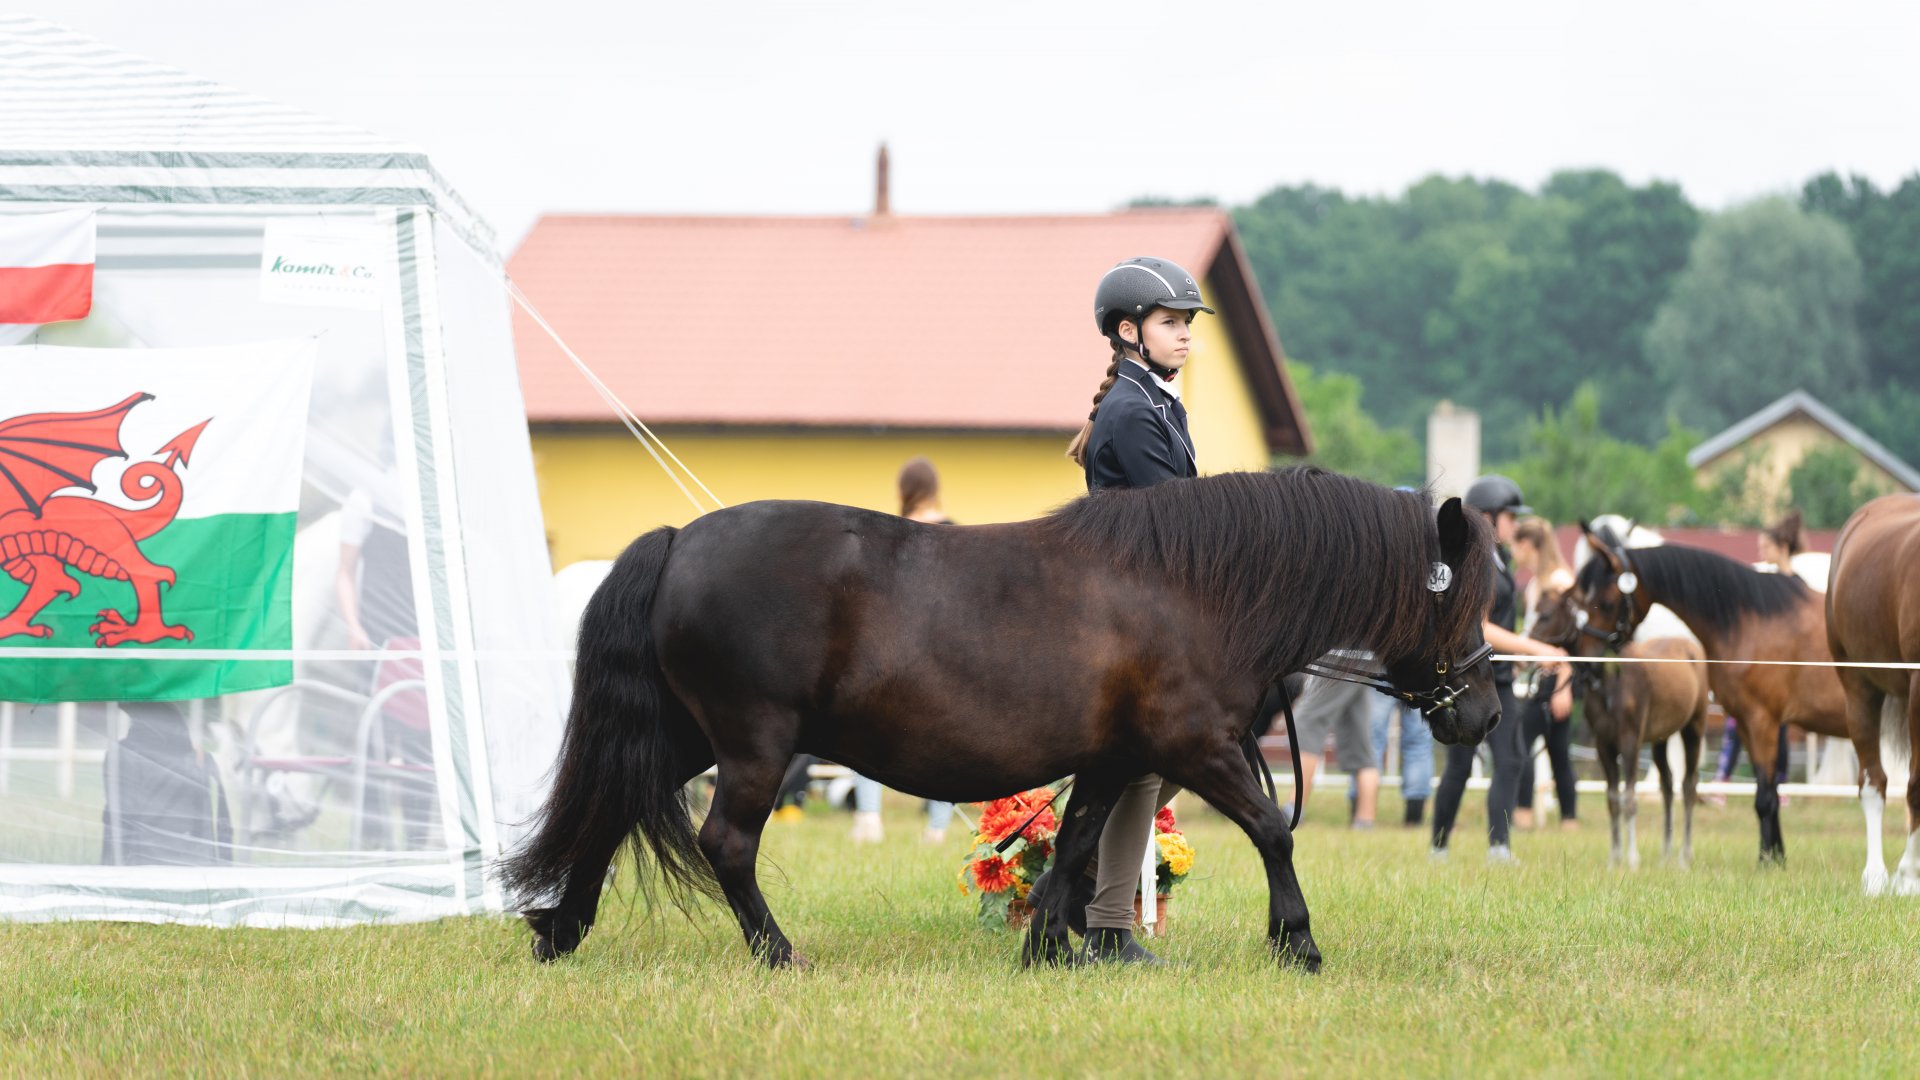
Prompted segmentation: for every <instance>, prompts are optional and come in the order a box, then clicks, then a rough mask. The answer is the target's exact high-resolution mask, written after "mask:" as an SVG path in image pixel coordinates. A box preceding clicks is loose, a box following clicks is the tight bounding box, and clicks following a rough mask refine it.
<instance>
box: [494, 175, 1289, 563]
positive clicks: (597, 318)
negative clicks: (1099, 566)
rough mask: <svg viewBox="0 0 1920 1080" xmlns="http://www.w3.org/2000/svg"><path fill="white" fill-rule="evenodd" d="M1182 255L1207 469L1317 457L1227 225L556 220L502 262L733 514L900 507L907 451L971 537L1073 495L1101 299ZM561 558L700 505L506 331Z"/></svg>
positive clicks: (567, 367)
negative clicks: (1205, 310) (1146, 263)
mask: <svg viewBox="0 0 1920 1080" xmlns="http://www.w3.org/2000/svg"><path fill="white" fill-rule="evenodd" d="M1136 255H1157V256H1160V257H1162V258H1168V259H1172V260H1174V261H1175V262H1177V263H1179V264H1181V265H1182V266H1184V267H1186V268H1187V269H1189V270H1191V271H1193V272H1194V273H1195V275H1196V276H1197V277H1198V278H1199V279H1200V280H1201V281H1202V285H1203V290H1204V295H1205V297H1206V299H1207V300H1208V302H1209V303H1210V304H1211V305H1212V306H1213V307H1214V308H1215V309H1217V310H1218V311H1219V312H1220V314H1219V316H1218V317H1217V318H1216V317H1211V316H1207V315H1201V316H1200V317H1199V318H1198V320H1196V322H1195V341H1194V349H1193V352H1192V354H1191V357H1190V359H1189V361H1188V367H1187V369H1186V371H1185V372H1184V373H1183V374H1182V376H1181V381H1182V384H1183V386H1182V389H1183V391H1184V394H1185V397H1184V400H1185V401H1186V403H1187V408H1188V411H1189V423H1190V426H1191V428H1192V430H1193V433H1194V442H1195V450H1196V452H1197V455H1198V457H1199V460H1200V464H1201V467H1202V468H1203V470H1206V471H1212V472H1219V471H1225V470H1233V469H1263V468H1266V467H1267V465H1268V462H1269V461H1270V460H1271V458H1272V455H1273V454H1275V453H1276V452H1284V453H1287V454H1294V455H1304V454H1306V453H1309V452H1310V451H1311V442H1310V439H1309V436H1308V433H1307V427H1306V423H1305V420H1304V418H1303V416H1302V414H1301V410H1300V405H1299V401H1298V398H1297V397H1296V396H1295V394H1294V391H1293V387H1292V385H1291V384H1290V383H1289V382H1288V380H1287V375H1286V369H1285V365H1284V363H1283V362H1282V355H1281V350H1280V343H1279V341H1278V340H1277V339H1276V337H1275V336H1274V333H1273V329H1272V326H1271V325H1270V323H1269V321H1268V317H1267V313H1266V310H1265V307H1264V305H1263V304H1262V301H1261V299H1260V292H1259V289H1258V288H1257V287H1256V285H1255V283H1254V280H1253V275H1252V271H1251V269H1250V268H1249V267H1248V265H1247V260H1246V256H1245V254H1244V253H1243V252H1242V250H1241V247H1240V243H1239V240H1238V239H1237V237H1236V236H1235V234H1234V231H1233V225H1232V222H1231V220H1230V219H1229V218H1228V217H1227V215H1226V214H1225V213H1223V212H1221V211H1219V210H1216V209H1211V208H1205V209H1155V210H1134V211H1126V212H1122V213H1114V214H1102V215H1086V216H1060V217H997V218H959V217H899V216H894V215H892V214H890V213H888V212H886V209H885V202H884V189H883V195H882V199H881V202H880V206H879V209H878V211H877V212H876V213H874V214H871V215H868V216H865V217H852V218H848V217H818V218H791V217H783V218H745V217H743V218H710V217H629V216H564V215H549V216H547V217H545V218H542V219H541V221H540V222H539V224H537V225H536V226H535V227H534V229H533V231H532V232H531V233H529V234H528V236H527V239H526V240H525V242H524V243H523V244H522V245H521V247H520V249H519V250H518V251H517V252H516V253H515V254H514V256H513V259H512V260H511V262H510V264H509V270H510V272H511V273H512V275H513V277H514V279H515V281H517V282H518V283H519V284H520V286H521V287H522V288H523V289H524V290H525V291H526V292H527V294H528V295H529V297H530V298H531V300H532V301H533V303H534V304H535V305H536V306H538V307H539V308H540V309H541V312H542V314H543V315H544V316H545V317H546V318H547V320H548V321H549V322H550V323H551V324H552V325H553V327H554V328H555V330H556V331H557V332H558V333H559V334H560V336H561V337H563V338H564V339H565V340H566V341H567V342H568V344H569V345H570V346H571V347H572V348H573V349H574V351H575V352H576V353H577V354H578V355H579V356H580V357H581V358H582V359H583V360H584V361H585V362H586V363H587V364H588V365H590V366H591V367H592V368H593V369H594V371H595V372H596V373H597V374H598V375H599V377H600V378H601V379H602V380H604V381H605V383H606V384H607V385H608V387H609V388H610V389H611V390H612V391H613V392H614V393H615V394H616V395H617V396H618V397H619V398H620V399H621V400H622V401H624V402H625V403H626V405H627V406H628V407H629V408H631V409H632V410H633V412H634V413H635V414H636V415H637V416H639V417H640V418H641V419H642V420H644V421H645V422H646V423H647V424H648V425H650V426H651V427H652V428H653V429H654V430H655V431H656V432H658V433H659V434H660V435H661V436H662V438H664V439H665V441H666V442H667V444H668V445H669V446H670V447H671V448H672V449H673V451H674V453H675V454H677V455H678V456H679V458H680V459H681V460H682V461H684V462H685V463H686V465H687V467H688V468H690V469H691V470H692V471H693V472H694V473H695V474H696V475H698V476H699V478H700V479H701V480H702V481H704V482H705V484H706V485H707V486H708V487H709V488H711V489H712V491H713V493H714V495H716V496H717V497H718V498H720V499H722V500H725V501H726V502H728V503H730V504H731V503H742V502H747V501H750V500H754V499H818V500H823V501H827V502H837V503H846V504H850V505H853V506H864V507H869V508H872V509H876V510H884V511H889V512H894V511H897V510H898V509H899V506H898V500H897V495H896V493H895V486H894V485H895V478H896V476H897V475H898V472H899V469H900V466H901V465H902V464H903V463H905V462H906V461H907V460H908V459H909V458H912V457H915V456H925V457H927V458H929V459H931V460H932V461H933V463H934V465H935V467H936V468H937V469H938V470H939V472H940V477H941V489H942V496H943V502H944V504H945V509H946V511H947V513H948V514H950V515H951V516H952V517H953V518H954V519H955V520H957V521H961V522H966V523H985V522H992V521H1009V520H1017V519H1021V518H1028V517H1033V516H1036V515H1039V514H1042V513H1045V512H1046V511H1047V510H1048V509H1050V508H1052V507H1054V506H1056V505H1058V504H1059V503H1061V502H1063V501H1065V500H1067V499H1070V498H1072V497H1074V496H1075V495H1078V494H1080V493H1081V492H1082V491H1083V490H1084V480H1083V478H1082V474H1081V471H1080V469H1079V467H1078V466H1076V465H1074V464H1073V463H1072V462H1071V461H1070V460H1068V459H1067V457H1066V456H1065V451H1066V447H1067V442H1068V440H1069V439H1070V438H1071V437H1072V435H1073V433H1074V431H1075V430H1077V429H1078V427H1079V425H1080V423H1081V422H1082V421H1083V420H1084V418H1085V417H1086V415H1087V413H1088V411H1089V409H1090V408H1091V405H1092V396H1093V392H1094V390H1095V389H1096V388H1097V387H1098V385H1099V383H1100V380H1101V377H1102V375H1103V373H1104V372H1105V370H1106V366H1107V362H1108V359H1109V357H1110V355H1111V349H1110V348H1109V346H1108V345H1107V344H1106V342H1105V340H1104V339H1103V338H1101V336H1100V334H1099V332H1098V330H1097V329H1096V328H1095V326H1094V320H1093V291H1094V286H1095V284H1096V283H1097V282H1098V280H1099V278H1100V275H1101V274H1102V273H1103V272H1104V271H1105V270H1106V269H1107V268H1108V267H1110V266H1112V265H1113V264H1115V263H1117V262H1119V261H1121V260H1123V259H1127V258H1130V257H1133V256H1136ZM514 329H515V341H516V343H517V346H518V351H519V357H520V371H521V384H522V388H523V390H524V392H525V396H526V403H527V416H528V420H529V421H530V423H531V426H532V431H533V452H534V466H535V470H536V472H537V475H538V478H539V483H540V496H541V502H542V506H543V509H544V511H545V515H546V523H547V529H548V534H549V544H550V547H551V551H552V556H553V562H554V565H555V566H556V567H561V566H566V565H568V564H570V563H573V562H576V561H579V560H582V559H607V558H612V557H613V556H615V555H617V554H618V553H619V552H620V550H621V549H622V548H623V547H625V546H626V544H627V543H628V542H629V541H630V540H632V539H633V537H634V536H636V535H638V534H639V533H641V532H643V531H645V530H647V529H649V528H652V527H654V526H656V525H661V524H684V523H685V522H686V521H688V520H689V519H690V518H691V517H693V516H694V514H695V510H694V507H693V506H692V504H690V503H689V502H688V501H687V499H686V498H685V497H684V496H682V494H681V493H680V492H679V491H678V490H677V489H676V488H675V487H674V485H673V483H672V481H671V480H669V479H668V477H667V475H666V474H665V473H664V472H663V471H662V470H661V468H660V467H659V466H657V465H656V464H655V463H654V462H653V460H652V459H651V458H650V457H649V456H648V455H647V452H646V451H645V450H644V449H643V447H642V446H641V445H640V444H639V443H638V442H637V441H636V440H635V439H634V438H633V436H632V435H630V434H629V433H628V431H627V430H626V428H625V427H623V426H622V425H621V424H620V423H619V422H618V420H617V419H616V418H615V416H614V414H613V412H612V410H611V409H610V408H609V407H608V406H607V404H606V403H605V402H604V401H603V400H602V399H601V398H600V397H599V396H598V394H597V393H596V392H595V391H594V390H593V388H592V387H591V386H590V385H589V384H588V381H587V380H586V378H585V376H584V375H582V374H581V373H580V372H579V371H578V370H576V369H575V368H574V366H573V365H572V363H571V361H569V360H568V359H567V358H566V357H565V355H564V354H563V353H562V352H561V351H560V350H559V349H558V348H557V347H556V346H555V345H554V344H553V342H552V341H551V340H550V339H549V338H548V337H547V335H546V334H545V332H544V331H542V330H541V329H539V327H537V326H536V325H535V324H534V323H533V322H532V321H531V320H530V319H527V318H526V317H525V316H524V315H519V316H518V321H517V322H516V323H515V328H514Z"/></svg>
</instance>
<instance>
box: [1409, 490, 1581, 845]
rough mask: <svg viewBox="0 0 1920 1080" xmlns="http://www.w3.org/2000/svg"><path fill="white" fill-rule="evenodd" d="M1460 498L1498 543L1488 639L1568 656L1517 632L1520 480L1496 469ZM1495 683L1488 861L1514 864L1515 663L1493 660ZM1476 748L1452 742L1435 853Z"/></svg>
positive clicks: (1437, 813) (1509, 649) (1436, 810)
mask: <svg viewBox="0 0 1920 1080" xmlns="http://www.w3.org/2000/svg"><path fill="white" fill-rule="evenodd" d="M1461 501H1462V502H1464V503H1466V504H1467V505H1468V506H1471V507H1473V508H1474V509H1475V510H1478V511H1480V512H1481V513H1482V514H1485V515H1486V516H1487V520H1488V521H1489V522H1491V523H1492V525H1493V534H1494V538H1495V539H1496V540H1498V541H1499V547H1498V549H1497V550H1496V552H1495V554H1494V564H1495V568H1496V569H1497V570H1498V573H1497V574H1496V575H1495V577H1494V586H1493V602H1492V604H1491V606H1490V607H1489V608H1488V611H1487V617H1486V621H1485V622H1484V623H1483V624H1482V626H1481V633H1482V634H1483V635H1485V637H1486V639H1487V644H1489V645H1492V646H1493V648H1494V651H1495V652H1502V653H1526V654H1529V655H1532V656H1565V655H1567V651H1566V650H1565V649H1562V648H1558V647H1556V646H1553V645H1548V644H1547V643H1545V642H1543V641H1535V640H1533V639H1532V638H1527V637H1522V636H1520V635H1519V634H1517V633H1515V632H1514V630H1513V626H1514V592H1515V590H1514V582H1513V553H1512V550H1511V545H1512V543H1513V537H1514V528H1515V525H1516V523H1517V521H1518V518H1519V516H1520V515H1522V514H1528V513H1532V509H1531V508H1530V507H1528V506H1527V503H1526V498H1525V496H1523V495H1522V494H1521V493H1520V485H1519V484H1516V483H1514V482H1513V481H1512V480H1510V479H1508V478H1506V477H1504V476H1501V475H1499V474H1498V473H1492V474H1489V475H1487V476H1482V477H1481V478H1479V479H1478V480H1475V481H1474V482H1473V483H1472V484H1469V485H1468V486H1467V493H1466V494H1465V495H1464V496H1462V497H1461ZM1493 680H1494V686H1495V688H1496V689H1497V690H1498V691H1499V693H1500V718H1501V722H1500V723H1499V724H1496V725H1495V726H1494V729H1493V730H1492V731H1490V732H1488V733H1487V738H1486V743H1487V748H1488V749H1489V750H1491V751H1492V752H1493V778H1492V782H1491V783H1490V784H1489V785H1488V787H1487V861H1488V862H1490V863H1514V862H1518V861H1519V860H1518V859H1516V858H1514V854H1513V846H1512V844H1511V842H1510V840H1511V829H1512V825H1513V809H1514V804H1515V802H1516V801H1517V799H1518V796H1519V793H1520V765H1521V760H1520V759H1521V754H1522V752H1523V750H1522V747H1523V745H1524V738H1523V736H1522V726H1523V725H1522V724H1521V723H1520V702H1519V700H1518V699H1517V698H1515V697H1514V696H1513V665H1512V664H1507V663H1496V664H1494V665H1493ZM1473 758H1474V748H1473V747H1471V746H1449V747H1447V766H1446V771H1445V772H1444V773H1443V774H1442V775H1441V777H1440V789H1439V791H1437V792H1436V793H1435V794H1434V801H1433V857H1434V858H1436V859H1444V858H1446V856H1447V843H1448V841H1449V840H1451V839H1452V836H1453V821H1454V818H1455V817H1456V816H1457V815H1458V814H1459V812H1460V799H1461V796H1462V795H1464V794H1465V793H1466V790H1467V777H1468V776H1469V775H1470V774H1471V773H1472V772H1473Z"/></svg>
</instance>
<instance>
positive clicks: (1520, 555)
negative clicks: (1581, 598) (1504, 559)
mask: <svg viewBox="0 0 1920 1080" xmlns="http://www.w3.org/2000/svg"><path fill="white" fill-rule="evenodd" d="M1513 563H1514V565H1515V566H1517V567H1519V568H1520V569H1522V570H1525V571H1527V573H1528V574H1530V575H1531V578H1530V580H1528V582H1527V588H1526V592H1525V593H1524V596H1525V606H1524V608H1523V610H1524V611H1525V612H1526V614H1525V616H1524V618H1525V623H1524V625H1522V627H1521V630H1520V632H1521V633H1522V634H1524V633H1526V632H1528V631H1529V630H1532V629H1533V623H1534V620H1535V619H1536V618H1538V617H1539V608H1540V598H1541V597H1542V596H1543V595H1545V596H1549V597H1551V596H1556V595H1559V594H1561V593H1564V592H1566V591H1567V590H1568V589H1571V588H1573V570H1572V569H1570V568H1569V567H1568V566H1567V561H1566V560H1565V559H1564V558H1562V557H1561V555H1560V545H1559V543H1558V542H1557V541H1555V540H1554V537H1553V525H1552V523H1551V522H1548V521H1547V520H1546V519H1544V518H1537V517H1531V518H1527V519H1526V520H1525V521H1522V522H1519V523H1518V524H1516V525H1515V526H1514V530H1513ZM1572 716H1573V673H1572V672H1571V671H1570V670H1569V668H1568V665H1566V664H1543V665H1541V668H1540V676H1539V680H1538V682H1537V684H1536V685H1535V687H1534V692H1533V695H1532V696H1530V697H1529V698H1528V699H1527V700H1525V701H1523V702H1521V703H1520V715H1519V716H1518V717H1517V718H1516V719H1518V720H1519V721H1520V723H1521V728H1522V731H1521V736H1522V738H1523V739H1524V740H1525V741H1524V742H1523V743H1522V745H1521V766H1520V791H1519V795H1518V800H1519V801H1518V805H1517V806H1516V808H1515V810H1514V824H1516V825H1518V826H1520V827H1521V828H1523V829H1526V828H1532V827H1533V824H1534V820H1533V787H1534V783H1533V747H1534V744H1535V742H1536V741H1537V740H1540V739H1544V740H1546V744H1547V761H1548V762H1549V763H1550V764H1551V765H1552V766H1553V786H1554V790H1555V792H1556V793H1557V795H1558V796H1559V800H1560V827H1561V828H1562V829H1564V830H1567V831H1568V832H1571V831H1573V830H1575V829H1578V828H1579V827H1580V819H1579V816H1578V806H1577V804H1578V800H1579V789H1578V787H1577V785H1578V783H1579V777H1578V776H1577V775H1576V774H1575V773H1574V771H1573V724H1572V722H1571V718H1572Z"/></svg>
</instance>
